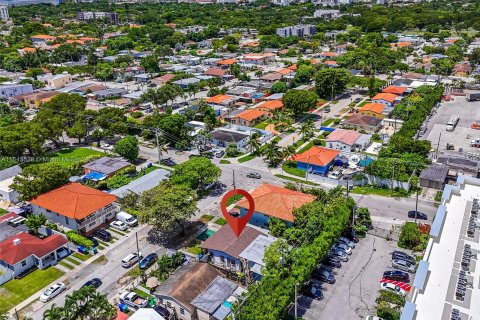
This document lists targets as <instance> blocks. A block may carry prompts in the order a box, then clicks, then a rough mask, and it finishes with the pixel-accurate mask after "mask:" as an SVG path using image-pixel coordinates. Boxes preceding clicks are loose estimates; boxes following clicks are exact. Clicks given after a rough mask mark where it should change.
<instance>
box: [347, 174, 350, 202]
mask: <svg viewBox="0 0 480 320" xmlns="http://www.w3.org/2000/svg"><path fill="white" fill-rule="evenodd" d="M349 180H350V179H347V199H348V190H349V185H348V181H349Z"/></svg>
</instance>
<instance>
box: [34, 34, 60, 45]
mask: <svg viewBox="0 0 480 320" xmlns="http://www.w3.org/2000/svg"><path fill="white" fill-rule="evenodd" d="M30 39H31V40H32V42H33V43H41V42H50V41H55V40H56V39H57V37H54V36H49V35H47V34H37V35H35V36H32V37H31V38H30Z"/></svg>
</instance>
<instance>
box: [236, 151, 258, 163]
mask: <svg viewBox="0 0 480 320" xmlns="http://www.w3.org/2000/svg"><path fill="white" fill-rule="evenodd" d="M256 157H257V156H256V155H254V154H252V153H251V154H248V155H246V156H245V157H241V158H238V162H240V163H243V162H247V161H250V160H252V159H255V158H256Z"/></svg>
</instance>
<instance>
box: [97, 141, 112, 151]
mask: <svg viewBox="0 0 480 320" xmlns="http://www.w3.org/2000/svg"><path fill="white" fill-rule="evenodd" d="M100 148H102V149H105V150H110V151H112V150H113V149H114V148H115V147H114V146H112V145H111V144H108V143H104V144H102V145H101V146H100Z"/></svg>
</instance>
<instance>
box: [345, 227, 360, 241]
mask: <svg viewBox="0 0 480 320" xmlns="http://www.w3.org/2000/svg"><path fill="white" fill-rule="evenodd" d="M343 235H344V237H345V238H347V239H350V240H352V241H353V242H355V243H358V241H360V240H359V239H358V237H357V233H356V232H355V231H354V230H351V229H349V230H347V231H345V233H344V234H343Z"/></svg>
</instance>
